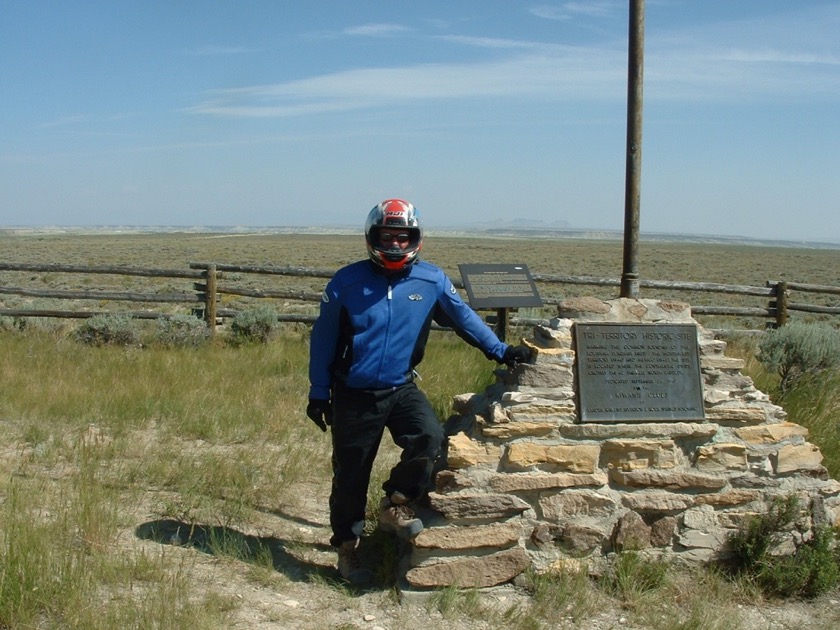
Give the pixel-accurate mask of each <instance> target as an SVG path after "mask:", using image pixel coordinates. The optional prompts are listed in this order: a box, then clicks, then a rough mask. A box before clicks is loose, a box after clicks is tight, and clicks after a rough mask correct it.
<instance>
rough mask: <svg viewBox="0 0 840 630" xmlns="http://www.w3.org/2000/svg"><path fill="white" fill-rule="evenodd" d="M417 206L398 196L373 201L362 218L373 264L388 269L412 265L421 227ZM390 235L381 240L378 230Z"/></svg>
mask: <svg viewBox="0 0 840 630" xmlns="http://www.w3.org/2000/svg"><path fill="white" fill-rule="evenodd" d="M418 214H419V213H418V212H417V209H416V208H415V207H414V206H413V205H411V204H410V203H409V202H407V201H403V200H402V199H386V200H385V201H383V202H381V203H378V204H376V205H375V206H374V207H373V208H372V209H371V211H370V212H369V213H368V216H367V221H366V222H365V241H366V243H367V251H368V256H369V257H370V259H371V260H372V261H373V262H374V264H376V265H378V266H380V267H382V268H383V269H387V270H389V271H399V270H400V269H404V268H405V267H407V266H409V265H412V264H413V263H414V262H415V261H416V260H417V259H418V254H419V253H420V248H421V247H422V246H423V228H421V227H420V220H419V218H418ZM383 232H384V233H385V234H390V235H393V236H394V237H395V238H393V239H391V240H389V241H383V240H382V233H383Z"/></svg>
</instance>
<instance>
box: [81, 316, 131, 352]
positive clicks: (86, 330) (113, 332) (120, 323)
mask: <svg viewBox="0 0 840 630" xmlns="http://www.w3.org/2000/svg"><path fill="white" fill-rule="evenodd" d="M74 336H75V338H76V340H77V341H80V342H81V343H83V344H86V345H89V346H131V345H134V344H136V343H137V342H138V338H139V335H138V332H137V327H136V325H135V322H134V320H132V319H131V317H129V316H128V315H119V314H110V313H109V314H104V315H94V316H93V317H91V318H90V319H88V320H85V322H84V323H83V324H82V325H81V326H79V327H78V328H77V329H76V330H75V331H74Z"/></svg>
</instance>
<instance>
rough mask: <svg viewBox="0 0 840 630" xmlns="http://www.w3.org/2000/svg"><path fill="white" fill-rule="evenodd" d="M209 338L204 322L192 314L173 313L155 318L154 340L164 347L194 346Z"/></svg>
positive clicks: (208, 331)
mask: <svg viewBox="0 0 840 630" xmlns="http://www.w3.org/2000/svg"><path fill="white" fill-rule="evenodd" d="M209 338H210V330H209V329H208V328H207V326H206V324H205V323H204V322H203V321H201V320H200V319H198V318H197V317H193V316H192V315H183V314H179V315H173V316H172V317H168V318H167V317H161V318H159V319H158V320H157V330H156V331H155V340H156V341H157V343H159V344H160V345H162V346H164V347H166V348H196V347H198V346H201V345H203V344H204V343H206V342H207V340H208V339H209Z"/></svg>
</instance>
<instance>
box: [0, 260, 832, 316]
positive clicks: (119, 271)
mask: <svg viewBox="0 0 840 630" xmlns="http://www.w3.org/2000/svg"><path fill="white" fill-rule="evenodd" d="M4 271H5V272H28V273H37V274H54V273H62V274H100V275H111V276H137V277H146V278H161V279H187V280H194V281H195V282H194V283H193V285H192V289H191V290H190V291H174V290H172V289H167V290H166V291H163V292H145V291H140V292H138V291H107V290H98V291H97V290H59V289H35V288H30V287H9V286H0V296H2V295H16V296H21V297H28V298H38V299H55V300H76V301H84V300H96V301H99V302H134V303H146V304H185V305H189V306H191V307H192V308H193V310H194V311H195V312H197V313H199V312H200V314H201V315H202V316H203V318H204V319H205V321H206V322H207V324H208V326H209V327H210V328H211V330H215V326H216V324H217V320H218V319H219V318H225V317H235V316H236V314H237V313H238V312H240V311H241V309H240V310H237V309H230V308H220V307H219V302H220V300H221V296H224V295H228V296H238V297H245V298H254V299H266V298H270V299H281V300H292V301H296V302H301V303H315V302H317V301H319V300H320V297H321V293H320V291H313V290H312V289H297V288H283V289H273V288H264V287H261V288H255V287H249V286H235V285H233V284H231V283H229V282H227V280H228V274H234V275H235V274H247V275H255V276H287V277H293V278H313V279H328V278H331V277H332V275H333V273H334V271H331V270H325V269H308V268H304V267H291V266H287V267H283V266H254V265H233V264H218V263H200V262H199V263H190V265H189V269H148V268H138V267H123V266H86V265H62V264H41V265H39V264H28V263H27V264H22V263H7V262H0V272H4ZM532 277H533V279H534V281H535V282H536V283H538V284H540V285H544V286H547V287H548V286H552V285H583V286H593V287H620V285H621V281H620V279H618V278H596V277H590V276H564V275H550V274H539V273H536V274H532ZM453 283H454V284H455V285H456V287H458V288H460V289H463V288H464V286H463V283H462V282H460V281H459V280H457V279H455V278H453ZM639 287H640V288H641V289H645V288H647V289H652V290H657V291H669V292H670V291H677V292H679V291H687V292H705V293H715V294H728V295H736V296H740V295H743V296H750V297H758V298H762V299H764V300H766V306H712V305H694V304H692V313H693V314H695V315H722V316H740V317H749V318H760V319H768V320H771V321H770V322H768V323H769V324H770V325H775V326H781V325H784V324H785V323H786V322H787V320H788V317H789V315H790V313H791V312H792V311H799V312H803V313H813V314H820V315H840V306H837V305H820V304H805V303H800V302H791V301H790V293H791V292H792V291H797V292H802V293H809V294H822V295H829V296H831V295H840V287H833V286H826V285H816V284H806V283H799V282H786V281H767V283H766V286H764V287H755V286H748V285H730V284H720V283H712V282H685V281H671V280H640V281H639ZM561 301H562V298H557V297H553V296H545V297H544V298H543V302H544V303H545V304H546V305H548V306H552V305H556V304H559V303H560V302H561ZM0 305H2V302H0ZM109 312H113V311H108V310H59V309H44V308H0V316H7V317H56V318H89V317H93V316H94V315H99V314H103V313H109ZM124 314H126V315H129V316H131V317H135V318H139V319H156V318H159V317H169V316H170V315H169V314H167V313H163V312H160V311H155V310H143V311H133V312H128V313H124ZM278 319H279V320H280V321H285V322H303V323H311V322H312V321H314V319H315V316H314V315H312V314H300V313H297V314H296V313H281V314H279V317H278ZM534 321H542V320H531V319H527V318H520V319H519V320H517V319H516V318H514V319H512V320H511V323H512V324H517V323H522V324H528V323H533V322H534Z"/></svg>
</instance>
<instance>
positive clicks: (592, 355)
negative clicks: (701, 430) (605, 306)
mask: <svg viewBox="0 0 840 630" xmlns="http://www.w3.org/2000/svg"><path fill="white" fill-rule="evenodd" d="M573 330H574V340H575V348H576V357H575V366H576V370H577V387H578V392H577V393H578V409H579V416H580V421H581V422H654V421H670V422H674V421H697V420H704V419H705V413H704V410H703V383H702V380H701V375H700V359H699V354H698V349H697V328H696V327H695V326H694V325H693V324H612V323H592V324H583V323H577V324H575V325H574V329H573Z"/></svg>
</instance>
